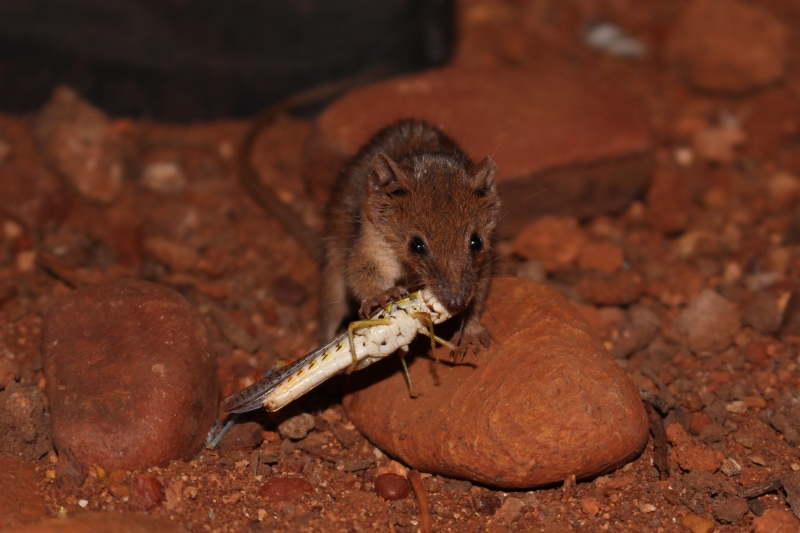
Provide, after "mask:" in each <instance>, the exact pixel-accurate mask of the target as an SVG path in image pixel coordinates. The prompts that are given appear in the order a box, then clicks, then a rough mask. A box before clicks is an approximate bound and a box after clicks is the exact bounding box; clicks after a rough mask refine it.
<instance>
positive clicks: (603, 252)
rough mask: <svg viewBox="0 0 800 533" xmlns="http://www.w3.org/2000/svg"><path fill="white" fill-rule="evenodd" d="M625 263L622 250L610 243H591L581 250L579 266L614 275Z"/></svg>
mask: <svg viewBox="0 0 800 533" xmlns="http://www.w3.org/2000/svg"><path fill="white" fill-rule="evenodd" d="M623 263H625V253H624V252H623V251H622V248H620V247H619V246H617V245H616V244H613V243H610V242H590V243H587V244H586V245H585V246H584V247H583V248H581V251H580V254H579V255H578V266H579V267H580V268H587V269H593V270H600V271H603V272H608V273H609V274H613V273H614V272H616V271H618V270H619V269H621V268H622V265H623Z"/></svg>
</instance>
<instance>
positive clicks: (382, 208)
mask: <svg viewBox="0 0 800 533" xmlns="http://www.w3.org/2000/svg"><path fill="white" fill-rule="evenodd" d="M370 167H371V168H372V172H370V175H369V178H368V179H367V190H366V194H365V196H364V207H365V209H366V213H367V217H369V218H370V220H372V221H373V222H378V221H379V220H381V219H383V218H384V214H385V213H386V211H387V210H388V209H389V207H390V205H391V199H392V198H396V197H398V196H404V195H406V194H407V193H408V190H407V189H406V188H405V184H406V183H407V182H408V179H407V178H406V175H405V173H404V172H403V170H402V169H400V167H399V166H398V165H397V163H395V162H394V161H393V160H392V158H390V157H389V156H387V155H386V154H382V153H381V154H378V155H376V156H375V157H374V158H373V160H372V162H371V164H370Z"/></svg>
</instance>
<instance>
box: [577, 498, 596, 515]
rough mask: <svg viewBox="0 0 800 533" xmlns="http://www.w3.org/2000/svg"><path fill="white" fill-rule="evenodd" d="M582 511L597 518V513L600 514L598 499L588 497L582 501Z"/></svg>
mask: <svg viewBox="0 0 800 533" xmlns="http://www.w3.org/2000/svg"><path fill="white" fill-rule="evenodd" d="M581 511H583V512H584V513H586V514H588V515H589V516H597V513H599V512H600V502H599V501H598V500H597V498H592V497H591V496H588V497H586V498H584V499H582V500H581Z"/></svg>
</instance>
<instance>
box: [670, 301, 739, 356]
mask: <svg viewBox="0 0 800 533" xmlns="http://www.w3.org/2000/svg"><path fill="white" fill-rule="evenodd" d="M740 326H741V324H740V320H739V314H738V312H737V311H736V309H735V308H734V306H733V305H731V304H730V303H729V302H728V301H727V300H726V299H725V298H723V297H722V296H720V295H719V294H717V293H716V292H714V291H712V290H708V289H707V290H704V291H703V292H701V293H700V295H699V296H698V297H697V298H695V299H694V300H693V301H692V302H691V303H690V304H689V305H688V306H687V307H686V309H684V310H683V311H682V312H681V314H680V315H678V318H677V319H676V320H675V322H674V324H673V330H674V332H675V334H676V335H677V337H678V338H680V339H683V340H684V341H685V343H686V345H687V347H688V348H689V349H690V350H692V351H693V352H695V353H700V352H704V351H721V350H724V349H725V348H727V347H728V346H730V344H731V342H732V341H733V339H734V337H735V336H736V334H737V333H738V332H739V329H740Z"/></svg>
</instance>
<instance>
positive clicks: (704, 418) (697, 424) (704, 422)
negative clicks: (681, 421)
mask: <svg viewBox="0 0 800 533" xmlns="http://www.w3.org/2000/svg"><path fill="white" fill-rule="evenodd" d="M711 423H712V420H711V417H710V416H708V415H707V414H705V413H692V418H691V420H690V422H689V431H691V432H692V433H694V434H695V435H699V434H700V432H702V431H703V428H705V427H706V426H710V425H711Z"/></svg>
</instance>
